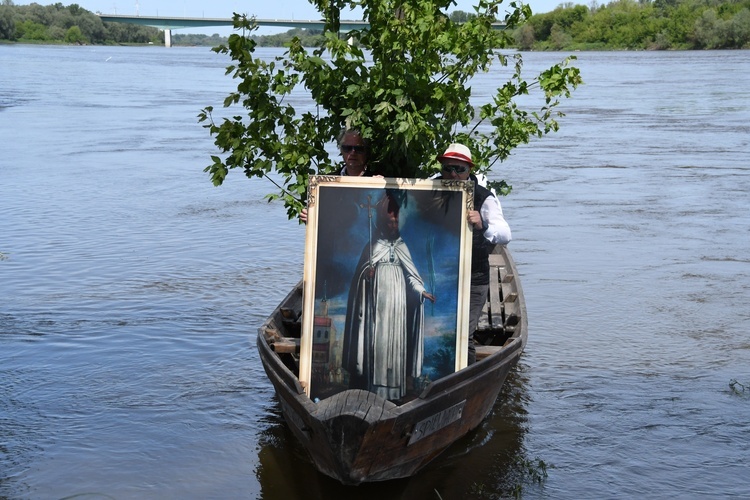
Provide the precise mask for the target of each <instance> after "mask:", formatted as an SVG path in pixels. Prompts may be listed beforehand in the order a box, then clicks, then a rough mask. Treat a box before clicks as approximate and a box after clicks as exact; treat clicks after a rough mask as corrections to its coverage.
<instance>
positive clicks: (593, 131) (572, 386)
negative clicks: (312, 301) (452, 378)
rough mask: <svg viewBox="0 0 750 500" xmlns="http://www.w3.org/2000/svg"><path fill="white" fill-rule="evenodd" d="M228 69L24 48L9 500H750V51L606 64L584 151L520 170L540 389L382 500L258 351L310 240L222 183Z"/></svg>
mask: <svg viewBox="0 0 750 500" xmlns="http://www.w3.org/2000/svg"><path fill="white" fill-rule="evenodd" d="M264 50H266V49H264ZM267 51H268V54H275V53H276V52H274V51H273V50H272V49H267ZM561 56H562V55H561V54H548V53H530V54H527V55H525V57H524V59H525V61H526V67H527V68H528V69H529V70H530V71H534V70H538V69H542V68H544V67H548V66H549V65H551V64H553V63H554V62H556V61H558V60H559V59H560V58H561ZM225 65H226V61H223V60H221V59H220V57H219V56H218V55H216V54H213V53H212V52H210V51H208V50H205V49H197V48H196V49H174V50H167V49H164V48H161V47H153V48H149V49H144V48H129V47H28V46H20V45H14V46H3V47H0V67H2V68H3V71H2V72H0V136H1V137H2V138H3V161H2V162H0V178H1V179H2V182H0V255H2V258H0V497H9V498H61V497H68V496H75V495H84V494H85V495H92V496H102V497H104V496H106V497H114V498H131V497H144V496H146V497H171V498H182V497H184V498H214V497H217V496H220V497H226V498H238V497H242V498H267V499H272V498H282V497H283V498H284V499H287V498H305V499H307V498H315V497H319V498H338V497H354V496H356V497H358V498H359V497H365V498H370V497H372V498H374V497H375V496H377V497H379V498H380V497H391V498H406V497H407V496H408V497H409V498H412V497H414V498H438V495H440V497H441V498H446V499H447V498H464V497H480V498H482V497H484V498H498V497H508V496H512V495H513V494H514V493H515V491H516V488H517V487H518V486H519V485H520V486H521V487H522V494H523V497H524V498H555V499H567V498H570V499H578V498H601V497H617V498H621V497H627V498H630V497H634V498H642V497H654V498H665V497H666V498H669V497H675V496H679V497H680V498H704V497H706V496H716V497H742V496H746V493H747V491H749V490H750V478H748V475H747V473H746V470H747V467H748V466H749V465H750V464H749V463H748V460H749V458H748V457H750V427H749V425H750V424H749V421H748V419H747V404H748V401H750V399H749V398H747V397H743V396H742V395H737V394H735V393H733V392H732V391H731V389H730V387H729V382H730V380H733V379H737V380H738V381H739V382H741V383H745V384H746V385H748V384H750V369H749V368H748V367H750V342H748V340H747V331H749V330H750V312H748V308H747V303H748V302H750V259H749V258H748V255H747V249H748V247H749V245H750V233H749V231H748V228H750V213H749V212H748V211H747V206H748V204H749V203H750V194H749V193H750V166H748V164H747V154H746V152H747V151H748V150H750V134H748V131H749V129H748V125H747V124H748V123H750V88H746V87H747V86H742V85H737V82H744V81H747V80H749V79H750V64H748V60H747V54H746V53H745V51H731V52H670V53H643V52H637V53H636V52H634V53H595V52H592V53H580V54H579V60H578V65H579V66H580V67H581V69H582V75H583V77H584V79H585V81H586V84H585V85H584V86H582V87H581V88H580V89H579V90H578V91H576V93H575V96H574V98H573V99H572V100H570V101H567V102H566V103H565V104H564V109H563V110H564V111H565V112H566V113H567V116H566V117H565V118H563V119H562V129H561V131H560V132H559V133H558V134H555V135H554V136H550V137H548V138H545V139H544V140H542V141H533V142H532V143H531V144H530V145H527V146H523V147H521V148H519V149H518V150H517V151H516V152H515V153H514V155H512V156H511V157H510V158H509V159H508V160H507V161H506V162H504V163H503V164H502V165H501V166H500V167H499V168H498V169H497V170H496V173H495V177H496V178H498V179H500V178H504V179H506V180H507V181H508V182H509V183H510V184H512V185H513V186H514V190H513V193H512V195H511V196H510V197H508V198H506V199H503V201H502V203H503V209H504V212H505V215H506V217H507V219H508V220H509V222H510V224H511V226H512V228H513V234H514V241H513V242H512V243H511V247H510V248H511V250H512V252H513V256H514V258H515V260H516V262H517V264H518V268H519V272H520V273H521V276H520V279H521V281H522V284H523V287H524V293H525V296H526V300H527V308H528V313H529V342H528V346H527V348H526V352H525V353H524V354H523V356H522V358H521V363H520V365H519V367H518V369H517V370H515V371H514V372H513V373H512V374H511V376H510V377H509V378H508V380H507V383H506V387H505V389H504V392H503V394H502V395H501V397H500V399H499V401H498V404H496V406H495V408H494V411H493V413H492V415H491V417H490V418H489V419H488V420H486V421H485V422H484V423H483V424H482V425H481V426H480V428H479V429H477V430H476V431H475V432H473V433H471V434H470V435H469V436H467V437H466V438H464V439H462V440H461V441H460V442H458V443H456V444H455V445H454V446H452V447H451V448H450V449H449V450H447V451H446V453H445V454H444V455H443V456H442V457H440V458H439V459H438V460H436V461H435V462H434V463H432V464H431V465H430V466H428V467H427V468H426V469H425V470H424V471H422V472H421V473H420V474H419V475H417V476H416V477H414V478H411V479H405V480H401V481H393V482H387V483H383V484H374V485H364V486H360V487H358V488H354V489H352V488H345V487H343V486H340V485H338V484H336V483H334V482H333V481H332V480H330V479H328V478H326V477H323V476H321V475H320V474H318V473H317V472H315V469H314V468H313V466H312V465H311V464H310V463H308V461H307V458H306V457H305V455H304V452H303V450H302V449H301V448H300V447H299V446H298V444H297V443H296V441H295V440H294V439H293V437H292V436H291V434H290V433H289V431H288V430H287V428H286V426H285V425H284V424H283V421H282V419H281V416H280V415H279V406H278V403H277V401H276V399H275V396H274V394H273V389H272V387H271V384H270V383H269V381H268V379H267V378H266V376H265V373H264V372H263V369H262V366H261V363H260V360H259V359H258V355H257V352H256V350H255V329H256V328H257V327H258V325H260V324H261V323H262V321H263V319H264V318H265V317H266V316H267V315H268V313H269V312H270V311H271V310H272V309H273V308H274V307H275V306H276V305H277V304H278V303H279V301H280V300H281V299H282V298H283V297H284V296H285V295H286V293H287V292H288V290H289V289H290V288H291V287H292V286H293V285H294V284H296V283H297V281H298V280H299V278H300V276H301V272H302V259H303V248H304V228H303V227H301V226H299V225H298V224H296V223H294V222H289V221H287V220H286V215H285V213H284V209H283V207H281V206H280V205H279V204H277V203H271V204H269V203H267V202H266V201H265V200H264V199H263V197H264V195H265V194H267V193H268V192H269V190H270V189H271V187H270V185H267V184H264V183H263V182H261V181H257V180H253V181H250V180H247V179H244V178H242V175H241V174H239V173H235V172H232V173H230V176H229V180H228V182H227V183H226V185H225V186H222V187H221V188H214V187H213V186H211V184H210V182H209V179H208V177H207V176H206V174H205V173H204V172H203V171H202V169H203V168H204V167H205V166H206V165H207V164H208V163H209V162H210V158H209V155H210V154H214V153H215V148H214V146H213V145H212V143H211V139H210V137H209V136H208V135H207V134H206V132H205V130H204V129H202V128H201V127H200V125H198V124H197V122H196V115H197V114H198V111H199V110H200V109H201V108H202V107H204V106H206V105H214V106H216V107H217V109H218V108H219V107H220V103H221V102H222V101H223V98H224V97H225V95H226V94H227V93H228V92H229V91H231V87H232V85H233V84H234V83H235V82H233V81H231V79H230V78H226V77H225V76H224V69H223V68H224V66H225ZM59 75H65V76H64V77H59ZM497 81H498V75H497V74H492V75H489V76H486V77H482V78H479V79H477V81H476V82H474V84H473V86H474V89H475V90H476V92H477V93H484V94H485V95H487V94H488V93H489V90H490V89H491V87H492V86H493V85H496V84H497ZM302 99H303V96H301V95H297V96H295V100H296V102H299V103H302V102H303V100H302ZM332 150H333V145H332ZM538 460H541V461H543V462H544V464H546V465H547V473H548V474H549V475H548V477H547V478H546V479H545V480H544V481H543V482H542V483H541V484H537V483H536V482H535V476H534V473H533V471H531V472H530V471H529V469H528V466H530V465H531V466H532V468H533V466H535V465H536V464H538ZM537 472H538V471H537Z"/></svg>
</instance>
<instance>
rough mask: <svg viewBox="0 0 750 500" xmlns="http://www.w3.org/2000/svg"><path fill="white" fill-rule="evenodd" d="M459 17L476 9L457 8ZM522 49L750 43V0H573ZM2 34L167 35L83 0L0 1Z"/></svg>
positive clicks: (317, 40)
mask: <svg viewBox="0 0 750 500" xmlns="http://www.w3.org/2000/svg"><path fill="white" fill-rule="evenodd" d="M450 17H451V19H452V20H453V21H462V20H466V19H469V18H471V17H473V14H470V13H466V12H463V11H460V10H459V11H454V12H452V13H451V14H450ZM513 35H514V39H515V41H516V44H517V48H519V49H521V50H641V49H646V50H649V49H650V50H668V49H743V48H745V49H746V48H750V0H613V1H612V2H610V3H608V4H606V5H599V4H598V3H597V1H596V0H592V2H591V3H590V4H589V5H588V6H586V5H578V4H573V3H572V2H567V3H563V4H560V5H559V6H558V7H557V8H556V9H555V10H553V11H551V12H546V13H542V14H534V15H533V16H531V18H530V19H529V20H528V21H527V22H526V23H524V24H523V25H522V26H520V27H519V28H517V29H516V30H515V31H514V33H513ZM295 37H297V38H299V39H300V40H301V42H302V45H303V46H308V47H315V46H319V45H320V44H321V43H322V39H321V37H322V35H321V32H320V31H316V30H305V29H297V28H296V29H292V30H289V31H287V32H285V33H280V34H277V35H265V36H258V35H255V36H253V37H252V38H254V39H255V40H256V42H257V43H258V44H259V45H261V46H268V47H283V46H286V45H288V44H289V43H291V41H292V39H293V38H295ZM0 40H9V41H20V42H36V43H71V44H97V45H99V44H120V43H154V44H163V43H164V33H163V32H162V31H161V30H159V29H157V28H150V27H146V26H139V25H135V24H128V23H104V22H102V21H101V19H100V18H99V16H97V15H95V14H93V13H91V12H89V11H87V10H86V9H83V8H82V7H80V6H78V5H77V4H72V5H69V6H67V7H65V6H63V5H62V4H61V3H56V4H53V5H47V6H42V5H39V4H37V3H32V4H30V5H18V6H17V5H14V4H13V1H12V0H2V5H0ZM222 43H226V38H225V37H221V36H219V35H217V34H215V35H212V36H207V35H196V34H179V33H174V32H173V35H172V44H173V45H202V46H212V47H213V46H217V45H219V44H222Z"/></svg>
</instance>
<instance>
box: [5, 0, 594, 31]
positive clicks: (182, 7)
mask: <svg viewBox="0 0 750 500" xmlns="http://www.w3.org/2000/svg"><path fill="white" fill-rule="evenodd" d="M509 2H510V0H506V2H504V3H503V5H508V3H509ZM13 3H14V4H15V5H28V4H30V3H38V4H41V5H51V4H55V3H62V4H63V5H65V6H67V5H71V4H74V3H77V4H78V5H80V6H81V7H83V8H84V9H86V10H89V11H91V12H94V13H96V12H99V13H101V14H121V15H131V16H132V15H136V14H139V15H141V16H173V17H217V18H231V17H232V13H233V12H238V13H241V14H248V15H251V16H253V15H254V16H255V17H257V18H258V19H318V18H319V17H320V16H319V15H318V11H317V10H315V8H314V7H313V6H312V5H311V4H310V3H309V2H308V1H307V0H274V1H272V2H269V1H260V0H250V1H247V0H246V1H238V0H63V1H59V0H36V1H33V0H29V1H27V0H14V1H13ZM476 3H477V2H476V0H457V2H456V6H455V7H453V8H450V9H448V10H449V12H452V11H454V10H463V11H466V12H473V8H472V6H473V5H475V4H476ZM526 3H527V4H528V5H530V6H531V10H532V11H533V12H534V13H542V12H549V11H551V10H553V9H554V8H555V7H557V6H558V5H560V4H561V3H563V0H527V2H526ZM573 3H585V2H583V1H580V0H578V1H574V2H573ZM341 17H342V19H360V18H361V16H357V15H352V16H347V15H345V14H343V13H342V16H341ZM287 29H288V28H283V29H274V28H260V29H259V30H258V32H257V34H259V35H267V34H272V33H278V32H284V31H287ZM231 31H232V28H231V27H229V26H228V27H226V28H223V27H208V28H186V29H180V30H174V31H173V32H172V33H173V34H187V33H204V34H208V35H210V34H213V33H219V34H220V35H222V36H227V35H229V34H230V33H231Z"/></svg>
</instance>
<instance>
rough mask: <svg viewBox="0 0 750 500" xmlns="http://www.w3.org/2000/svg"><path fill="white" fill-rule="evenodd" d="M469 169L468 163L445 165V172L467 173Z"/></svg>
mask: <svg viewBox="0 0 750 500" xmlns="http://www.w3.org/2000/svg"><path fill="white" fill-rule="evenodd" d="M468 171H469V167H467V166H466V165H443V172H448V173H450V172H455V173H457V174H465V173H466V172H468Z"/></svg>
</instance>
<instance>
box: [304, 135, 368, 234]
mask: <svg viewBox="0 0 750 500" xmlns="http://www.w3.org/2000/svg"><path fill="white" fill-rule="evenodd" d="M336 142H337V143H338V145H339V151H340V152H341V158H343V159H344V166H343V167H341V171H340V172H339V175H346V176H350V177H371V176H372V173H371V172H369V171H368V170H367V160H368V159H369V158H368V152H369V149H370V148H369V145H368V144H367V142H365V139H364V138H363V137H362V136H361V135H360V133H359V131H358V130H354V129H344V130H342V131H341V133H340V134H339V136H338V137H337V139H336ZM299 220H300V221H302V222H303V223H305V224H307V208H303V209H302V211H301V212H300V214H299Z"/></svg>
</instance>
